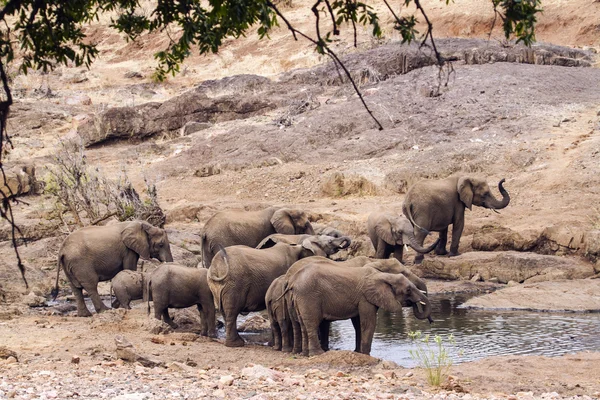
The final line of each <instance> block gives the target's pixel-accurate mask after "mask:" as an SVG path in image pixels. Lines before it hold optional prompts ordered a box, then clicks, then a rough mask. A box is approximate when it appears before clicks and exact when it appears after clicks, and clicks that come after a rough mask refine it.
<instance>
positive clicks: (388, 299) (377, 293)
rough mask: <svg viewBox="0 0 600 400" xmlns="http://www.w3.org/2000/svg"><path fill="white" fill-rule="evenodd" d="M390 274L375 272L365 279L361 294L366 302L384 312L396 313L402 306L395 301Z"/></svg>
mask: <svg viewBox="0 0 600 400" xmlns="http://www.w3.org/2000/svg"><path fill="white" fill-rule="evenodd" d="M393 276H394V275H392V274H386V273H382V272H375V273H373V274H371V275H369V276H367V277H366V278H365V283H364V286H363V294H364V296H365V298H366V299H367V301H368V302H369V303H371V304H373V305H375V306H377V307H379V308H383V309H384V310H386V311H398V310H400V309H402V305H400V304H399V303H398V301H397V300H396V292H395V290H394V285H393V281H392V280H391V279H390V277H393Z"/></svg>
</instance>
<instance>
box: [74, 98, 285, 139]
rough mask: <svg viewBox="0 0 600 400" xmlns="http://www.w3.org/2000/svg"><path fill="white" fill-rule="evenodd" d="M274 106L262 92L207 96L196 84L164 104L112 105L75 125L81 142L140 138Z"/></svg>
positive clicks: (241, 116)
mask: <svg viewBox="0 0 600 400" xmlns="http://www.w3.org/2000/svg"><path fill="white" fill-rule="evenodd" d="M274 108H276V105H275V104H274V103H272V102H271V101H269V100H268V99H267V98H266V97H264V96H262V95H259V94H257V95H253V94H245V95H244V96H238V95H223V96H219V97H214V98H211V97H208V96H207V95H206V94H204V93H203V90H202V89H201V88H200V87H197V88H196V89H192V90H189V91H187V92H185V93H183V94H181V95H179V96H176V97H174V98H172V99H169V100H167V101H165V102H164V103H156V102H151V103H145V104H142V105H139V106H135V107H114V108H110V109H108V110H106V111H104V112H103V113H101V114H100V115H99V116H98V117H97V118H96V120H95V121H88V122H87V123H84V124H81V125H79V126H78V127H77V133H79V135H80V136H81V137H82V138H83V142H84V145H85V146H86V147H87V146H91V145H93V144H97V143H102V142H104V141H106V140H113V139H131V138H135V139H144V138H146V137H149V136H152V135H155V134H159V133H160V134H162V133H165V132H178V131H179V130H180V129H181V128H182V127H183V126H185V124H186V123H188V122H190V121H194V122H200V123H207V122H210V123H215V122H222V121H229V120H234V119H244V118H249V117H253V116H255V115H261V114H263V113H265V112H266V111H269V110H272V109H274Z"/></svg>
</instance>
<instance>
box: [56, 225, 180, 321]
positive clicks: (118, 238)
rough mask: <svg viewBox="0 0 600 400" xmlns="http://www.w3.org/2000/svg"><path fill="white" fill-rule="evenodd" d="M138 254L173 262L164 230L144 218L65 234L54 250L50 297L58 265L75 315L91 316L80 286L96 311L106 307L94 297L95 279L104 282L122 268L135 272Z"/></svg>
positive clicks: (97, 297) (90, 227)
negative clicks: (72, 298) (71, 296)
mask: <svg viewBox="0 0 600 400" xmlns="http://www.w3.org/2000/svg"><path fill="white" fill-rule="evenodd" d="M140 257H141V258H143V259H150V258H156V259H158V260H159V261H161V262H172V261H173V256H172V254H171V247H170V246H169V239H168V237H167V233H166V232H165V231H164V229H160V228H157V227H155V226H152V225H150V224H149V223H147V222H146V221H127V222H120V223H116V224H112V225H106V226H88V227H85V228H81V229H78V230H76V231H75V232H73V233H71V234H70V235H69V236H67V238H66V239H65V240H64V242H63V243H62V246H61V247H60V250H59V252H58V268H57V271H56V287H55V288H54V290H53V295H54V298H56V295H58V277H59V274H60V268H61V267H62V268H63V269H64V270H65V274H66V275H67V278H68V279H69V284H70V286H71V289H72V290H73V294H74V295H75V299H76V301H77V316H79V317H89V316H91V315H92V314H91V313H90V311H89V310H88V308H87V307H86V305H85V302H84V300H83V292H82V290H83V289H85V290H86V291H87V292H88V294H89V295H90V297H91V299H92V303H93V304H94V308H95V309H96V312H102V311H104V310H107V309H108V307H106V306H105V305H104V303H103V302H102V300H101V299H100V296H98V282H100V281H108V280H110V279H112V278H113V277H114V276H115V275H117V273H119V271H122V270H124V269H126V270H131V271H135V270H136V268H137V262H138V259H139V258H140Z"/></svg>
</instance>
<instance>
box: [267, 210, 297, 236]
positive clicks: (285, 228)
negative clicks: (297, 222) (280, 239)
mask: <svg viewBox="0 0 600 400" xmlns="http://www.w3.org/2000/svg"><path fill="white" fill-rule="evenodd" d="M271 225H273V227H274V228H275V231H276V232H277V233H283V234H286V235H293V234H294V233H296V230H295V228H294V222H293V221H292V217H291V216H290V214H289V212H288V210H287V209H285V208H280V209H279V210H277V211H275V213H273V217H271Z"/></svg>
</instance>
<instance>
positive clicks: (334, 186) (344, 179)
mask: <svg viewBox="0 0 600 400" xmlns="http://www.w3.org/2000/svg"><path fill="white" fill-rule="evenodd" d="M321 193H322V194H323V195H324V196H328V197H334V198H338V197H348V196H375V195H377V185H375V184H374V183H373V182H371V181H369V180H367V178H365V177H364V176H361V175H348V176H346V175H344V174H342V173H340V172H335V173H333V174H332V175H329V176H328V177H327V178H326V179H325V182H323V184H322V185H321Z"/></svg>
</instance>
